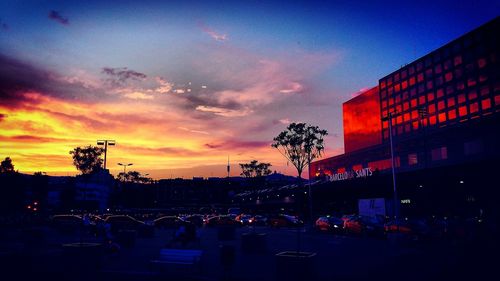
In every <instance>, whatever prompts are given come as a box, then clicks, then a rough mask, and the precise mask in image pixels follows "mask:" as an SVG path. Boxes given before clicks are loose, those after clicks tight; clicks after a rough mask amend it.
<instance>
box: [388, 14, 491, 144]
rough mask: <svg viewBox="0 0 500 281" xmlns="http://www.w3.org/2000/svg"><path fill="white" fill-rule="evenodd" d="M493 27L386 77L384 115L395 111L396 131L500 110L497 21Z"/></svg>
mask: <svg viewBox="0 0 500 281" xmlns="http://www.w3.org/2000/svg"><path fill="white" fill-rule="evenodd" d="M495 25H496V26H495ZM489 27H490V28H480V29H478V30H476V31H473V32H471V33H469V34H466V35H465V36H463V37H461V38H459V39H457V40H455V41H453V42H451V43H449V44H447V45H445V46H443V47H442V48H440V49H438V50H436V51H434V52H432V53H430V54H428V55H426V56H424V57H422V58H420V59H419V60H417V61H415V62H412V63H410V64H409V65H406V66H404V67H402V68H401V69H400V70H398V71H396V72H393V73H392V74H390V75H388V76H386V77H384V78H382V79H380V81H379V92H380V112H381V118H384V117H386V116H388V114H389V112H392V113H393V116H394V118H392V125H393V128H394V130H393V135H407V134H412V133H414V132H418V131H420V130H422V128H423V127H435V128H436V127H437V128H439V127H443V126H447V125H450V124H453V123H459V122H465V121H467V120H471V119H475V118H479V117H480V116H484V115H489V114H492V113H494V112H497V111H499V110H500V84H499V79H498V78H499V77H498V76H499V69H498V59H499V54H498V50H499V46H498V38H497V37H498V34H496V31H498V23H497V21H494V22H492V23H490V26H489ZM388 122H389V121H384V122H382V139H383V141H386V140H388V138H389V129H388V128H389V123H388Z"/></svg>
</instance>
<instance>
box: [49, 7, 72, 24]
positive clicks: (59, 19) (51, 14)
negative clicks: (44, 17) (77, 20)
mask: <svg viewBox="0 0 500 281" xmlns="http://www.w3.org/2000/svg"><path fill="white" fill-rule="evenodd" d="M49 19H51V20H55V21H57V22H58V23H60V24H63V25H68V24H69V19H68V18H65V17H63V16H62V15H61V14H60V13H59V12H58V11H54V10H51V11H50V12H49Z"/></svg>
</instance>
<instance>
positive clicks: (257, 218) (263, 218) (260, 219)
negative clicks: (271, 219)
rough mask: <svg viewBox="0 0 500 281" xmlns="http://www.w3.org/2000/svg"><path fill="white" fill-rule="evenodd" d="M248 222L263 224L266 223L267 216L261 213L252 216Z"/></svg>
mask: <svg viewBox="0 0 500 281" xmlns="http://www.w3.org/2000/svg"><path fill="white" fill-rule="evenodd" d="M250 224H252V225H260V226H264V225H267V224H268V218H267V217H266V216H262V215H256V216H253V217H252V219H251V222H250Z"/></svg>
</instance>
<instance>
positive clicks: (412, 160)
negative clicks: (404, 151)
mask: <svg viewBox="0 0 500 281" xmlns="http://www.w3.org/2000/svg"><path fill="white" fill-rule="evenodd" d="M417 164H418V156H417V154H416V153H411V154H408V165H409V166H412V165H417Z"/></svg>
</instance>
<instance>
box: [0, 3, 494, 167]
mask: <svg viewBox="0 0 500 281" xmlns="http://www.w3.org/2000/svg"><path fill="white" fill-rule="evenodd" d="M228 2H229V1H120V2H119V4H118V3H117V2H116V1H81V2H80V3H76V4H75V3H73V1H3V2H1V3H0V58H2V63H3V64H4V66H0V68H1V67H3V72H2V75H4V77H0V78H2V79H3V80H2V81H4V82H3V83H6V85H7V86H8V87H14V86H17V87H14V88H16V89H23V87H24V88H26V85H24V84H26V83H28V84H30V87H28V89H26V91H28V90H29V91H35V92H36V93H37V94H38V95H40V96H43V97H47V98H48V99H49V100H48V101H47V102H62V103H64V102H68V103H74V104H77V105H81V106H86V107H87V108H88V107H89V106H95V107H100V106H102V107H103V108H106V109H102V110H104V111H106V110H110V112H107V111H106V113H107V114H110V115H112V114H115V115H120V116H124V115H126V116H132V117H133V116H136V117H135V118H132V117H130V120H127V122H129V123H128V124H130V122H134V120H140V119H141V118H139V117H142V116H144V115H148V116H154V121H151V120H149V121H144V122H146V125H144V124H142V125H140V126H151V127H150V130H151V131H158V132H160V131H161V132H162V134H161V135H162V136H161V137H157V138H158V142H157V143H155V142H150V141H149V138H151V137H156V136H149V138H148V139H141V137H138V136H137V135H136V134H134V135H128V136H127V135H125V131H130V130H125V129H122V130H119V129H117V128H115V127H113V128H111V127H110V128H107V129H108V131H110V135H113V136H117V137H121V138H122V139H124V140H126V143H125V144H126V145H128V146H129V147H136V146H139V144H141V145H143V144H145V143H147V144H148V145H151V147H152V148H154V149H163V150H161V151H163V152H164V151H165V148H169V149H170V148H172V149H173V148H175V149H179V148H180V147H181V146H182V144H181V142H179V141H175V140H179V138H181V137H186V135H185V134H186V132H188V133H191V134H192V135H189V136H188V138H189V140H192V141H193V142H192V143H189V144H188V145H187V146H188V147H189V149H190V150H191V151H196V152H197V153H199V154H200V155H202V156H203V157H201V158H200V159H199V160H196V163H198V164H199V165H201V166H203V165H204V166H214V165H215V166H216V165H219V164H220V162H221V161H223V160H220V159H219V158H221V159H225V158H226V157H225V156H220V155H227V154H235V161H249V160H251V159H252V158H258V159H259V160H263V161H269V162H272V163H273V165H274V166H275V167H278V169H279V170H282V171H285V172H288V173H293V171H291V170H289V169H288V168H287V167H286V165H285V164H286V161H284V160H279V159H280V157H281V156H280V155H279V154H277V152H276V151H273V150H271V149H270V148H269V147H267V145H262V146H259V144H266V143H267V142H270V141H271V140H272V138H273V137H274V136H275V135H277V134H278V132H279V131H281V130H282V129H284V127H285V126H286V124H287V123H288V122H293V121H301V122H308V123H312V124H316V125H319V126H320V127H322V128H325V129H327V130H328V131H329V132H330V135H329V137H328V139H327V150H326V152H327V155H328V156H332V155H335V154H338V153H341V152H342V150H343V136H342V112H341V105H342V102H345V101H347V100H348V99H350V98H351V97H352V96H353V95H354V94H355V93H357V92H358V91H359V90H361V89H365V88H368V87H372V86H375V85H376V84H377V82H378V79H379V78H381V77H383V76H385V75H387V74H389V73H391V72H392V71H394V70H395V69H397V68H399V67H400V66H401V65H403V64H405V63H409V62H411V61H413V60H415V59H417V58H418V57H420V56H423V55H425V54H427V53H429V52H431V51H432V50H434V49H436V48H438V47H440V46H442V45H443V44H445V43H447V42H449V41H451V40H453V39H455V38H457V37H459V36H460V35H462V34H464V33H466V32H468V31H470V30H472V29H474V28H476V27H478V26H479V25H481V24H483V23H485V22H487V21H489V20H491V19H493V18H494V17H496V16H498V15H499V12H500V2H499V1H304V2H299V1H283V2H277V1H232V2H234V3H230V2H229V3H228ZM7 65H9V67H11V68H8V67H7ZM14 66H15V67H14ZM105 68H106V69H108V70H110V69H112V70H110V71H108V72H106V71H104V69H105ZM11 69H15V71H11ZM0 70H2V69H0ZM6 73H7V74H6ZM134 73H135V74H134ZM136 74H137V75H136ZM139 74H141V75H139ZM9 75H11V76H15V77H16V78H15V79H12V77H7V76H9ZM30 75H35V77H45V78H46V79H43V81H38V80H36V79H35V80H33V79H31V80H30V78H29V77H30ZM120 75H121V76H120ZM20 77H21V78H20ZM32 80H33V81H32ZM16 83H17V84H19V85H15V84H16ZM23 83H24V84H23ZM188 91H189V92H188ZM18 92H19V91H18ZM18 92H16V93H7V92H5V93H3V94H4V95H5V96H9V97H10V98H12V97H15V95H16V94H19V93H18ZM23 97H25V96H23ZM25 98H26V97H25ZM29 98H33V96H29ZM39 100H40V99H38V101H39ZM0 102H2V103H3V108H2V110H3V112H0V114H3V115H2V116H7V115H8V114H11V115H12V114H13V113H12V110H13V109H12V107H9V106H8V104H7V103H8V102H12V99H8V98H3V99H2V100H0ZM109 108H112V109H109ZM139 108H141V110H142V111H138V109H139ZM115 109H116V111H119V110H118V109H123V110H126V112H114V111H113V110H115ZM32 110H37V109H36V108H32ZM111 111H113V112H111ZM14 113H15V111H14ZM58 114H59V115H58ZM61 114H65V115H71V114H70V113H69V112H55V113H53V115H54V116H52V117H53V118H56V119H57V116H61ZM89 114H90V116H80V115H78V116H74V118H75V119H78V118H83V117H85V118H86V120H87V119H92V118H94V117H93V114H91V113H89ZM101 118H102V119H99V120H93V121H91V122H90V124H96V122H97V121H99V122H98V124H107V123H111V122H110V121H109V120H106V119H105V117H102V116H101ZM1 120H3V121H2V122H0V129H1V130H2V131H1V133H2V134H3V135H5V136H7V135H9V136H13V135H15V134H21V133H22V134H31V135H36V136H38V137H42V136H41V135H37V134H41V133H40V132H38V133H37V132H30V131H29V130H28V131H26V132H16V133H14V132H13V131H12V130H10V129H8V128H11V127H12V126H13V124H9V123H8V122H9V118H2V119H1ZM75 122H76V121H75ZM82 122H83V121H82ZM148 122H150V123H148ZM64 124H67V123H57V122H56V121H54V124H53V125H52V126H54V128H52V129H53V130H52V131H57V130H56V129H57V126H64V127H65V128H64V130H63V131H64V132H65V133H66V134H67V135H74V134H75V133H74V131H73V130H75V128H72V127H71V126H70V125H64ZM2 125H3V127H1V126H2ZM9 125H10V126H9ZM154 125H156V126H160V125H161V126H163V127H165V128H168V130H167V131H166V132H165V133H164V132H163V131H162V129H155V127H154ZM88 126H89V127H88V128H87V129H88V135H85V134H83V135H81V134H80V136H81V139H80V142H81V143H84V142H85V141H86V140H88V139H92V138H93V137H94V136H95V135H97V134H98V129H99V130H100V129H102V128H101V127H99V128H97V127H92V125H88ZM138 126H139V124H138ZM179 128H182V129H179ZM9 130H10V131H9ZM176 130H177V132H175V131H176ZM72 132H73V133H72ZM131 134H132V133H131ZM134 139H139V140H138V141H137V143H135V145H134ZM169 140H174V141H169ZM76 143H77V144H80V143H79V142H76ZM159 143H162V144H161V145H160V144H159ZM74 144H75V142H68V143H67V145H68V146H70V145H74ZM214 144H216V145H214ZM234 144H240V146H239V147H236V148H235V146H234ZM215 147H217V148H215ZM213 149H218V150H217V151H212V150H213ZM41 151H46V150H41ZM168 151H170V150H168ZM0 152H2V151H0ZM4 153H7V152H4ZM4 153H2V154H4ZM30 153H33V154H36V153H39V154H40V152H36V151H33V152H30ZM127 153H129V154H127V155H128V157H131V158H133V157H136V158H137V159H139V158H140V157H139V155H138V154H139V153H140V152H139V151H135V152H134V151H132V150H131V151H128V152H127ZM134 153H136V154H134ZM25 154H26V155H30V154H29V153H28V152H26V153H25ZM39 154H37V155H38V156H39ZM276 154H277V155H276ZM215 155H217V156H215ZM2 156H3V155H2ZM171 156H172V155H169V154H167V155H163V154H161V153H160V152H159V157H164V158H165V157H166V158H168V157H171ZM177 156H178V155H177ZM177 156H176V157H174V158H175V160H171V161H170V162H168V163H166V162H163V161H161V160H155V159H154V158H152V157H151V158H148V160H147V161H149V162H150V163H149V162H148V164H147V165H146V164H145V167H144V169H152V167H157V166H158V165H160V166H168V167H170V168H171V169H174V168H175V167H177V168H179V167H182V168H185V169H191V168H192V169H195V168H193V166H194V165H193V163H192V162H193V161H189V159H188V157H187V156H183V157H184V158H183V157H181V156H178V157H177ZM19 159H20V162H23V161H24V160H22V159H23V156H21V155H19ZM169 159H171V158H169ZM172 159H173V158H172ZM137 161H139V160H137ZM144 161H145V160H144ZM61 162H63V161H62V160H61ZM43 164H44V165H50V163H43ZM22 165H24V164H21V168H22V167H23V166H22ZM33 165H35V164H32V165H31V166H30V165H26V166H25V167H26V169H28V170H29V169H35V167H34V166H33ZM40 165H41V164H40ZM57 169H59V170H64V169H63V168H61V167H59V166H58V167H55V166H54V171H56V170H57ZM202 170H203V169H200V170H199V171H200V172H199V173H200V174H204V175H206V173H207V172H206V171H205V170H203V171H204V172H201V171H202ZM190 171H191V170H190ZM192 171H194V172H192V174H193V175H196V173H197V172H196V169H195V170H192ZM210 173H215V174H216V175H218V174H219V173H220V172H219V171H218V170H217V171H216V172H210ZM222 173H223V170H222Z"/></svg>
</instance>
